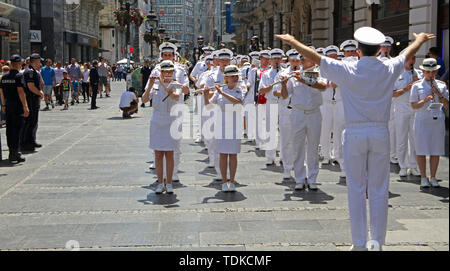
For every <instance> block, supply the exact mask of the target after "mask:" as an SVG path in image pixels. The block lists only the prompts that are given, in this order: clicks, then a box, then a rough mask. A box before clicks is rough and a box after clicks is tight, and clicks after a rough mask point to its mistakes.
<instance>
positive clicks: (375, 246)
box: [366, 240, 382, 251]
mask: <svg viewBox="0 0 450 271" xmlns="http://www.w3.org/2000/svg"><path fill="white" fill-rule="evenodd" d="M366 246H367V250H368V251H382V248H381V246H380V244H379V243H378V242H377V241H373V240H372V241H369V242H367V244H366Z"/></svg>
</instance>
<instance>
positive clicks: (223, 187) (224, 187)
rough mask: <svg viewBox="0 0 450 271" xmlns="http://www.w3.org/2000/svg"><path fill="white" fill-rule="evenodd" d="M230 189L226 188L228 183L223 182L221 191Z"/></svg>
mask: <svg viewBox="0 0 450 271" xmlns="http://www.w3.org/2000/svg"><path fill="white" fill-rule="evenodd" d="M229 191H230V189H229V188H228V183H223V184H222V192H229Z"/></svg>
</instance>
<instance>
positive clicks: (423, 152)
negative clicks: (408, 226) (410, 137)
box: [410, 58, 449, 188]
mask: <svg viewBox="0 0 450 271" xmlns="http://www.w3.org/2000/svg"><path fill="white" fill-rule="evenodd" d="M440 68H441V66H440V65H438V64H437V61H436V59H434V58H427V59H425V60H424V61H423V64H422V65H421V66H420V69H421V70H422V72H423V75H424V78H423V79H422V80H419V81H418V82H416V83H415V84H414V85H413V86H412V88H411V95H410V102H411V105H412V107H413V108H414V109H415V110H416V118H415V122H414V135H415V143H416V144H415V147H416V153H417V163H418V165H419V170H420V175H421V179H422V180H421V184H420V187H421V188H429V187H430V185H431V186H433V187H434V188H438V187H440V185H439V183H438V181H437V179H436V172H437V169H438V167H439V160H440V156H443V155H445V114H444V112H443V111H442V107H444V108H445V109H448V105H449V104H448V99H449V93H448V89H447V85H446V84H445V83H444V82H442V81H439V80H436V79H435V78H436V77H437V76H438V73H439V69H440ZM427 156H429V157H430V175H431V179H430V180H429V179H428V178H427V166H426V157H427Z"/></svg>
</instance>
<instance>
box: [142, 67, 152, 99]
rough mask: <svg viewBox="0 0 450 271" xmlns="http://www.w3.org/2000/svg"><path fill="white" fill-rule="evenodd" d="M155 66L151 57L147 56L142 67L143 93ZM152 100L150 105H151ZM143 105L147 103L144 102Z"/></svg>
mask: <svg viewBox="0 0 450 271" xmlns="http://www.w3.org/2000/svg"><path fill="white" fill-rule="evenodd" d="M152 71H153V66H151V65H150V59H149V58H146V59H145V60H144V66H143V67H142V68H141V82H142V93H144V92H145V86H146V85H147V82H148V79H149V78H150V75H151V74H152ZM151 102H152V101H150V105H151ZM141 107H145V103H142V105H141Z"/></svg>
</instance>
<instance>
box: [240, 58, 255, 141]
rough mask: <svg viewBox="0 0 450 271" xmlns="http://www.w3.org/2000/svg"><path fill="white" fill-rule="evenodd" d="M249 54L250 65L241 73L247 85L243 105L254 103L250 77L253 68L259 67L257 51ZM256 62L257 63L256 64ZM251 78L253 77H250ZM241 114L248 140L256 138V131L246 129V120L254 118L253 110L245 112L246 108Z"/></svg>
mask: <svg viewBox="0 0 450 271" xmlns="http://www.w3.org/2000/svg"><path fill="white" fill-rule="evenodd" d="M249 56H250V67H248V68H246V69H245V72H244V70H243V71H242V72H243V73H244V74H243V75H242V78H243V79H244V83H245V85H246V86H247V87H246V89H245V90H244V98H243V100H244V107H248V106H249V105H250V104H252V105H254V104H255V95H254V88H252V87H251V82H250V77H251V73H252V71H253V69H256V68H257V67H259V52H256V51H255V52H251V53H250V54H249ZM256 64H257V65H256ZM252 78H253V77H252ZM242 115H243V118H244V122H243V124H244V135H246V136H247V138H248V139H249V140H255V139H256V131H253V129H248V126H249V125H248V124H249V123H248V120H249V119H250V118H251V119H252V120H256V116H253V112H247V111H246V110H243V111H242Z"/></svg>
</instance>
